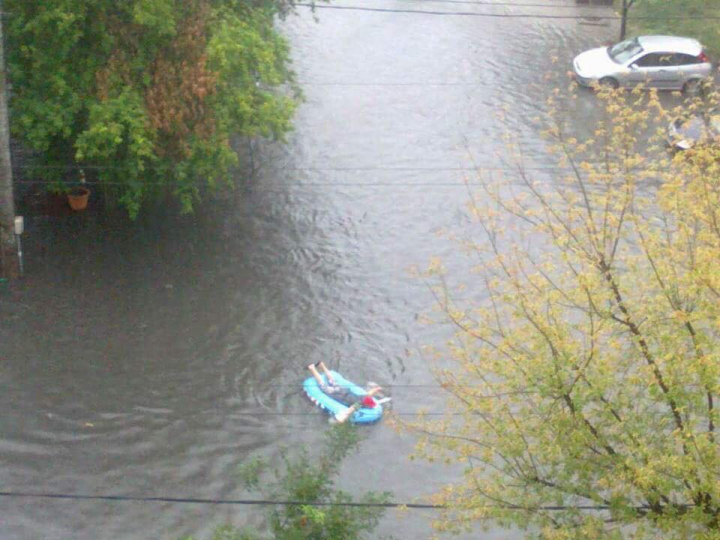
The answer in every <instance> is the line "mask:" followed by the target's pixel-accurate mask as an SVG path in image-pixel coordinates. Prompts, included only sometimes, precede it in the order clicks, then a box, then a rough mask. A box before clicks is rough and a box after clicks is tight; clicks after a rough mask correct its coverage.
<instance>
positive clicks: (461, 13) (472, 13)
mask: <svg viewBox="0 0 720 540" xmlns="http://www.w3.org/2000/svg"><path fill="white" fill-rule="evenodd" d="M295 5H296V6H298V7H309V8H313V9H336V10H347V11H368V12H376V13H404V14H417V15H449V16H462V17H486V18H494V19H566V20H605V21H621V20H622V17H618V16H617V15H615V16H606V15H546V14H537V13H536V14H532V13H478V12H475V11H431V10H421V9H396V8H373V7H365V6H332V5H317V4H303V3H298V4H295ZM632 19H633V20H636V21H637V20H644V21H677V20H720V16H709V15H680V16H677V17H653V16H646V17H643V16H640V17H632Z"/></svg>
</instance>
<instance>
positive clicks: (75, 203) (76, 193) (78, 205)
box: [68, 187, 90, 210]
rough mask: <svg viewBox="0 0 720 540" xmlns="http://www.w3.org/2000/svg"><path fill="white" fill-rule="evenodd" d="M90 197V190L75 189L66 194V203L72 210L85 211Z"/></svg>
mask: <svg viewBox="0 0 720 540" xmlns="http://www.w3.org/2000/svg"><path fill="white" fill-rule="evenodd" d="M89 197H90V190H89V189H87V188H84V187H76V188H73V189H71V190H70V192H69V193H68V202H69V203H70V208H72V209H73V210H85V208H87V204H88V198H89Z"/></svg>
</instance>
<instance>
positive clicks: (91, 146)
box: [4, 0, 299, 216]
mask: <svg viewBox="0 0 720 540" xmlns="http://www.w3.org/2000/svg"><path fill="white" fill-rule="evenodd" d="M291 7H292V2H290V1H288V0H277V1H271V0H256V1H254V2H246V1H244V0H128V1H126V2H116V1H114V0H6V1H5V4H4V9H5V10H6V11H7V12H9V13H12V16H8V17H7V18H6V19H5V20H6V33H7V41H8V60H7V63H8V70H9V76H10V81H11V85H12V93H11V111H12V114H11V116H12V122H11V129H12V133H13V135H14V136H15V137H16V138H17V139H18V140H19V141H21V142H22V143H23V144H25V145H26V146H27V147H29V148H31V149H32V150H34V151H36V152H37V154H38V155H39V158H38V159H39V161H40V163H39V167H38V169H37V171H38V173H37V174H38V175H39V176H41V178H43V179H45V180H47V181H48V182H51V183H52V184H53V185H54V186H55V187H62V186H63V185H65V184H67V183H68V182H71V181H73V180H75V179H77V177H78V175H79V171H80V170H82V169H83V168H90V169H92V170H96V172H97V180H98V181H99V183H100V184H101V185H102V186H103V189H104V190H105V192H106V193H107V194H108V195H110V196H111V197H112V198H113V199H117V200H118V201H119V202H120V203H121V204H122V205H124V206H125V208H127V210H128V212H129V214H130V215H131V216H135V215H137V213H138V211H139V209H140V207H141V205H142V203H143V202H145V201H148V200H152V199H165V198H175V199H176V200H179V201H180V203H181V204H182V208H183V210H185V211H190V210H192V208H193V204H194V203H195V202H196V201H197V200H198V198H199V197H200V195H201V192H202V189H203V188H204V187H208V186H209V187H213V186H216V185H217V184H218V183H221V182H228V178H229V171H230V170H231V168H232V167H233V165H235V164H236V163H237V161H238V158H237V155H236V153H235V152H234V151H233V149H232V147H231V144H230V138H231V136H233V135H243V136H247V137H271V138H282V137H283V135H284V134H285V133H287V132H288V130H290V129H291V119H292V116H293V112H294V110H295V107H296V105H297V97H298V96H299V94H298V92H297V88H296V87H295V86H294V83H293V81H294V79H293V73H292V71H291V70H290V67H289V63H290V60H289V49H288V44H287V42H286V41H285V39H284V38H283V37H281V36H280V35H279V34H278V33H277V32H276V30H275V29H274V26H273V25H274V18H275V17H276V15H278V14H280V15H282V14H285V13H287V12H288V10H290V9H291ZM287 90H289V92H288V91H287ZM69 163H70V164H74V165H73V166H72V167H71V170H72V171H74V174H68V173H67V170H68V169H67V168H64V167H65V166H66V165H68V164H69ZM93 168H96V169H93Z"/></svg>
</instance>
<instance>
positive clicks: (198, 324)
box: [0, 0, 615, 540]
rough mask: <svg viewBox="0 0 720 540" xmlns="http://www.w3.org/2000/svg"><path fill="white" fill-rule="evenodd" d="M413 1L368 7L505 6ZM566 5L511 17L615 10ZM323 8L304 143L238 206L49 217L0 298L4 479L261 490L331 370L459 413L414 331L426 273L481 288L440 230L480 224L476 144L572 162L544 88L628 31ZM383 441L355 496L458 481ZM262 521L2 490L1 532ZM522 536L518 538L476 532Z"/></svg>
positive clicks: (143, 534) (366, 457)
mask: <svg viewBox="0 0 720 540" xmlns="http://www.w3.org/2000/svg"><path fill="white" fill-rule="evenodd" d="M356 3H357V2H356ZM533 3H534V4H537V3H539V2H538V1H537V0H535V2H533ZM410 4H411V2H403V1H401V0H382V1H380V0H373V1H372V2H370V3H366V2H363V5H373V6H377V7H391V8H392V7H395V8H404V9H407V8H412V7H418V6H419V7H422V8H424V9H431V10H436V11H464V12H468V11H474V12H488V11H491V10H489V9H488V8H486V7H483V6H479V5H474V4H452V3H430V2H422V3H412V4H413V5H412V6H410ZM548 4H557V2H556V1H555V0H553V1H552V2H550V1H548ZM340 5H342V4H340ZM346 5H351V2H350V0H347V4H346ZM569 5H570V6H571V7H570V8H567V9H560V8H553V9H542V8H534V9H535V11H530V9H529V8H528V9H526V10H521V9H519V8H494V11H493V12H501V13H519V12H523V11H524V12H532V13H542V14H563V15H566V14H567V15H579V14H584V13H592V14H599V13H600V14H605V15H608V14H610V13H609V12H607V11H602V10H601V11H598V10H597V9H585V8H576V7H573V5H572V4H570V3H569ZM419 7H418V9H419ZM501 9H502V11H500V10H501ZM317 18H318V21H317V22H316V21H314V20H313V17H312V16H311V15H310V14H309V13H308V12H305V11H303V12H302V13H300V15H299V16H297V17H293V18H291V19H289V20H288V21H286V22H285V23H283V28H284V30H285V31H286V33H287V35H288V36H289V37H290V39H291V41H292V43H293V47H294V53H293V55H294V58H295V66H296V70H297V73H298V78H299V80H300V83H301V85H302V86H303V88H304V91H305V94H306V102H305V103H304V104H303V105H302V107H301V108H300V110H299V113H298V116H297V120H296V126H297V127H296V130H295V132H294V133H293V134H291V135H290V137H289V140H288V142H287V144H286V145H276V146H272V147H263V148H255V151H254V161H255V163H256V165H258V170H257V172H256V174H255V175H254V176H253V177H252V178H251V179H249V180H242V181H241V188H240V189H238V190H237V192H236V193H235V195H234V196H233V198H232V199H231V200H229V201H226V202H225V203H215V204H213V205H209V206H208V207H205V208H203V209H202V210H201V212H200V215H199V216H197V217H196V218H188V219H169V218H168V219H159V218H158V219H153V220H150V219H148V220H145V221H144V220H142V219H141V220H140V221H139V222H138V223H136V224H134V225H132V226H127V227H123V228H121V229H118V228H117V227H116V226H115V225H114V223H115V222H113V221H112V220H109V219H106V218H104V217H102V216H98V215H96V214H88V215H81V216H66V217H62V216H61V217H57V216H56V217H51V218H42V217H36V218H33V219H31V220H30V222H29V231H28V234H27V237H28V240H27V242H28V257H27V267H28V276H27V279H26V280H25V282H24V283H23V284H22V285H20V286H19V287H17V288H14V289H12V290H10V288H9V287H8V286H7V285H0V317H1V319H0V340H1V342H0V362H1V364H0V410H2V414H0V485H1V486H2V490H14V491H48V492H63V493H80V494H129V495H150V496H174V497H208V498H212V497H220V498H222V497H225V498H228V497H231V498H238V497H242V496H246V495H247V494H245V493H243V491H242V490H240V489H239V488H238V487H237V482H236V480H235V478H234V469H235V466H236V465H237V463H238V462H239V461H240V460H241V459H243V458H244V457H247V456H248V455H250V454H252V453H260V454H263V455H266V456H268V457H270V458H272V457H273V456H275V455H276V454H277V452H278V448H279V447H280V446H281V445H283V444H284V445H294V444H296V443H298V442H306V443H309V444H313V443H315V442H317V441H319V440H320V438H321V434H322V431H323V430H324V429H325V428H326V426H327V419H326V417H325V416H323V415H321V414H319V413H317V411H315V410H314V409H313V408H312V407H311V405H310V404H309V403H308V402H307V401H306V400H305V399H304V398H303V396H302V395H301V394H300V392H299V383H300V381H301V379H302V378H304V377H305V376H306V374H307V372H306V369H305V366H306V365H307V364H308V363H309V362H314V361H318V360H324V361H325V362H326V363H327V364H328V365H330V366H332V367H335V368H337V369H339V370H340V371H342V372H344V373H345V374H347V375H348V376H349V377H351V378H353V379H355V380H357V381H360V382H364V381H368V380H373V381H377V382H379V383H380V384H383V385H384V386H386V387H387V388H388V389H389V390H390V393H391V394H392V395H393V397H394V410H395V411H396V412H397V413H399V414H400V415H407V414H410V413H413V412H414V411H416V410H417V409H418V408H420V407H430V408H436V410H442V406H443V405H442V403H443V396H442V393H441V392H440V391H439V389H437V388H433V387H432V385H433V384H434V381H433V379H432V376H431V374H430V365H429V361H428V359H427V358H426V357H425V356H424V355H423V354H421V353H420V348H421V346H422V345H425V344H434V345H442V343H443V341H444V340H445V339H446V338H447V336H448V335H449V331H450V330H449V329H448V328H444V327H441V326H433V325H430V326H428V325H423V324H421V323H420V322H419V321H418V320H417V319H418V317H419V316H420V315H421V314H422V313H424V312H426V311H428V310H429V309H430V307H431V305H432V297H431V295H430V294H429V292H428V290H427V287H426V286H425V284H423V283H422V282H420V281H417V280H415V279H413V278H411V277H410V274H409V269H410V268H411V267H412V266H413V265H420V266H424V265H425V264H426V263H427V261H428V260H429V259H430V258H431V257H433V256H440V257H442V258H444V259H445V261H446V262H447V263H448V265H449V266H450V268H454V269H455V270H456V272H460V278H462V277H464V276H463V274H462V272H464V271H466V268H467V262H466V261H465V260H464V256H463V255H462V254H460V253H459V252H458V251H457V250H456V248H454V247H453V246H452V244H451V243H450V242H448V241H447V240H446V239H444V238H442V237H440V236H438V235H437V233H438V232H439V231H441V230H450V231H455V232H457V231H462V229H463V226H464V224H465V223H466V218H465V214H464V205H465V203H466V201H467V191H466V188H465V186H464V184H463V179H464V178H465V177H466V176H467V175H468V174H470V173H469V172H468V171H465V170H463V168H467V167H470V166H471V162H470V161H469V159H468V155H469V154H472V155H473V156H474V159H475V160H476V162H477V163H479V164H480V165H481V166H486V167H487V166H502V162H501V159H500V158H498V156H497V153H498V152H500V153H502V151H503V144H502V143H501V141H500V138H501V136H502V133H503V132H504V130H505V129H506V128H509V129H510V130H512V131H513V132H515V133H516V134H517V135H518V136H519V138H520V139H521V141H522V143H523V151H524V154H525V158H526V160H527V161H528V162H529V163H530V164H532V165H536V166H544V165H549V164H552V162H551V161H550V160H549V158H547V157H545V150H544V147H543V144H542V142H541V140H540V138H539V130H538V128H536V127H533V124H532V122H531V118H534V117H536V116H537V115H538V114H539V113H540V111H541V110H542V103H543V100H544V96H543V95H542V92H541V91H540V90H539V88H542V87H543V86H544V87H547V85H548V83H546V82H544V81H543V75H544V74H545V73H547V72H551V73H553V74H554V76H556V77H559V78H562V77H563V76H564V72H565V71H566V70H568V69H569V65H570V64H569V59H570V58H571V57H572V56H573V55H574V54H575V53H577V52H578V51H580V50H583V49H584V48H587V47H589V46H592V45H596V44H599V43H602V42H604V41H606V40H607V39H611V38H612V37H613V36H614V34H615V30H614V28H613V27H611V26H609V25H603V24H599V23H598V22H597V21H587V20H531V19H494V18H493V19H490V18H487V19H486V18H479V17H462V16H428V15H424V16H421V15H402V14H395V13H378V12H375V13H372V12H359V11H339V10H338V11H334V10H319V11H318V12H317ZM554 56H557V57H558V63H557V64H554V63H553V61H552V58H553V57H554ZM594 105H595V101H594V98H593V96H592V95H591V94H589V93H584V94H582V95H581V96H580V98H579V100H578V102H577V103H576V104H575V105H574V106H573V107H574V109H572V110H571V113H572V114H575V115H577V118H578V122H579V123H580V124H582V123H583V122H584V121H585V118H586V117H587V115H590V114H592V112H593V110H594ZM503 107H505V108H506V110H507V116H506V120H505V121H504V122H501V121H500V120H498V118H497V116H496V112H497V111H498V110H500V109H501V108H503ZM456 275H457V274H456ZM364 431H365V432H366V434H367V441H366V442H365V444H364V445H363V447H362V449H361V451H360V453H359V454H358V455H357V456H353V457H352V458H351V459H349V460H348V462H347V466H346V467H345V470H344V471H343V476H342V478H341V483H342V485H343V486H345V487H348V488H351V489H357V490H361V491H362V490H365V489H388V490H391V491H393V492H394V493H395V498H396V499H397V500H398V501H411V500H413V499H415V498H417V497H421V496H423V495H427V494H430V493H432V492H433V490H435V489H437V488H438V487H439V486H441V485H443V483H445V482H447V481H449V480H452V478H454V475H455V474H456V471H454V470H450V469H446V468H443V467H440V466H431V465H428V464H424V463H411V462H410V461H409V460H408V454H409V452H410V450H411V447H412V443H413V441H412V439H411V438H409V437H406V436H400V435H398V434H397V433H395V431H393V430H392V429H391V428H389V427H388V426H387V425H384V424H382V423H381V424H379V425H377V426H374V427H371V428H368V429H364ZM258 516H259V511H258V509H257V508H249V509H245V508H234V507H215V506H196V505H171V504H142V503H133V502H95V501H85V502H76V501H64V500H63V501H48V500H14V499H7V498H0V538H2V539H3V540H6V539H39V538H42V539H66V538H73V539H88V540H90V539H93V540H94V539H101V538H108V539H110V538H112V539H115V540H120V539H136V538H163V539H166V538H167V539H172V538H177V537H179V536H180V535H183V534H195V535H196V536H197V537H200V538H204V537H206V536H207V535H208V534H209V531H210V530H211V529H212V527H213V526H214V525H217V524H219V523H221V522H224V521H231V522H234V523H236V524H245V523H251V524H256V525H257V524H260V519H259V517H258ZM431 516H432V514H431V513H430V512H424V513H423V512H417V513H409V514H407V515H399V514H395V513H392V512H391V513H389V514H388V517H387V518H385V519H384V520H383V522H382V524H381V527H380V529H379V533H382V534H389V533H392V534H394V535H395V536H396V537H397V538H400V539H411V538H413V539H414V538H426V537H428V536H429V535H430V529H429V526H428V518H429V517H431ZM511 537H512V538H519V537H520V535H519V534H509V533H503V532H500V531H488V532H480V531H479V532H477V533H476V534H474V535H468V536H467V538H482V539H494V538H511Z"/></svg>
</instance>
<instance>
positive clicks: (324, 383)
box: [308, 361, 382, 422]
mask: <svg viewBox="0 0 720 540" xmlns="http://www.w3.org/2000/svg"><path fill="white" fill-rule="evenodd" d="M318 368H320V369H321V370H322V372H323V373H324V374H325V378H323V376H322V375H321V374H320V371H318ZM308 369H309V370H310V373H312V374H313V377H315V380H316V381H317V383H318V386H319V387H320V390H322V391H323V392H325V394H327V395H328V396H330V397H331V398H333V399H334V400H335V401H339V402H340V403H342V404H343V405H346V406H347V407H348V409H347V410H345V411H343V412H340V413H338V414H336V415H335V419H336V420H337V421H338V422H345V421H346V420H347V419H348V418H350V417H351V416H352V414H353V413H354V412H355V411H356V410H358V409H360V408H362V407H368V408H370V409H371V408H373V407H376V406H377V402H376V401H375V399H373V396H374V395H375V394H377V393H379V392H381V391H382V387H381V386H373V387H371V388H368V389H366V391H367V394H365V395H364V396H358V395H355V394H353V393H352V392H351V391H350V389H349V388H345V387H344V386H342V385H339V384H337V383H336V382H335V379H333V376H332V374H331V373H330V370H329V369H328V368H327V366H326V365H325V364H324V363H323V362H322V361H320V362H316V363H315V364H310V365H309V366H308Z"/></svg>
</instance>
